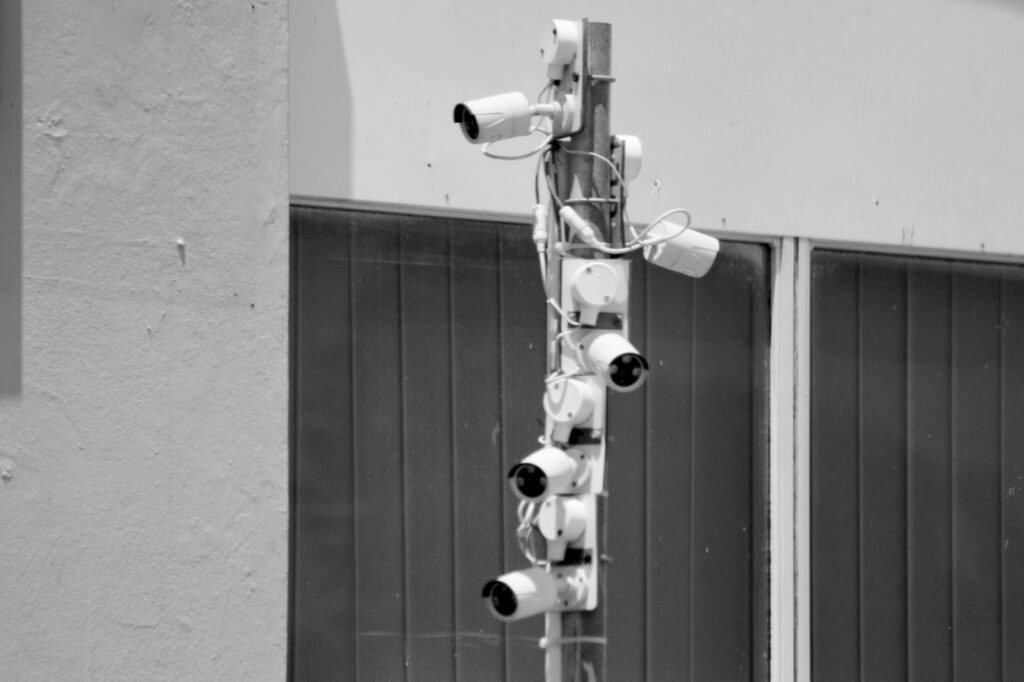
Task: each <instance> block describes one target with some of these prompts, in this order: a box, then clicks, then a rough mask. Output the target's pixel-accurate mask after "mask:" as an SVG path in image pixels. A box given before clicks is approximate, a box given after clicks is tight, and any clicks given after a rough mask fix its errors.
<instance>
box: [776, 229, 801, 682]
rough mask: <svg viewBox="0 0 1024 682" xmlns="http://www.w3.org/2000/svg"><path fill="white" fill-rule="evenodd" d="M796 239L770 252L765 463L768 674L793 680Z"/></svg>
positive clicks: (794, 612)
mask: <svg viewBox="0 0 1024 682" xmlns="http://www.w3.org/2000/svg"><path fill="white" fill-rule="evenodd" d="M796 247H797V244H796V240H795V239H793V238H792V237H787V238H784V239H782V240H780V242H779V248H776V249H775V250H774V251H773V253H772V280H773V281H772V330H771V378H770V382H771V396H770V401H771V407H770V409H771V445H770V449H771V466H770V471H769V514H770V516H769V519H770V531H769V533H770V538H771V539H770V542H771V562H770V566H771V568H770V571H771V611H772V615H771V675H770V678H771V679H772V680H795V679H796V675H795V672H796V669H797V658H796V623H797V621H796V607H797V599H796V597H797V595H796V581H795V576H796V571H795V564H794V562H795V560H796V544H795V540H796V536H795V533H794V521H795V512H796V506H795V502H796V500H795V493H796V491H795V489H794V485H795V478H794V473H795V465H796V462H795V459H794V452H795V451H794V442H793V441H794V425H795V421H794V415H795V385H794V383H793V377H794V369H795V363H796V360H797V357H796V354H795V350H796V346H795V341H794V334H795V333H796V327H795V326H794V323H793V320H794V316H795V308H794V306H795V305H796V300H797V299H796V274H797V271H796V268H797V263H796Z"/></svg>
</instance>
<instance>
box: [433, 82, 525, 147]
mask: <svg viewBox="0 0 1024 682" xmlns="http://www.w3.org/2000/svg"><path fill="white" fill-rule="evenodd" d="M453 116H454V118H455V122H456V123H458V124H459V125H460V126H461V127H462V134H463V135H465V136H466V139H467V140H469V141H470V142H472V143H473V144H483V143H485V142H494V141H495V140H504V139H506V138H509V137H519V136H521V135H528V134H529V133H530V118H531V117H532V116H533V111H532V109H531V108H530V102H529V101H528V100H527V99H526V95H524V94H523V93H521V92H506V93H503V94H501V95H494V96H492V97H483V98H481V99H474V100H470V101H468V102H460V103H459V104H456V105H455V111H454V112H453Z"/></svg>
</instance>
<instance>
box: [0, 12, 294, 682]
mask: <svg viewBox="0 0 1024 682" xmlns="http://www.w3.org/2000/svg"><path fill="white" fill-rule="evenodd" d="M6 4H8V3H5V5H6ZM22 13H23V17H22V19H23V23H22V39H23V48H24V49H23V59H24V93H23V95H24V101H23V107H24V108H23V115H22V123H23V129H22V134H23V137H22V142H23V150H22V151H23V157H22V161H23V163H22V172H23V178H22V182H23V195H22V196H23V224H22V227H21V238H22V239H21V242H22V254H21V263H20V265H21V267H22V270H23V275H24V278H23V285H24V286H23V292H22V296H23V299H22V301H21V304H22V309H23V313H24V317H23V339H24V343H23V351H22V353H21V357H20V362H21V367H22V386H21V389H20V391H18V392H15V393H13V394H11V393H7V394H4V395H2V396H0V575H2V576H3V579H2V580H0V613H2V614H3V615H2V617H0V662H2V663H0V670H2V673H0V677H3V678H4V679H12V680H70V679H99V680H182V679H191V680H213V679H232V680H257V679H265V680H279V679H282V678H283V677H284V674H285V659H286V629H287V565H288V559H287V553H288V541H287V507H288V492H287V491H288V485H287V472H288V456H287V420H288V418H287V415H288V406H287V317H288V315H287V291H288V270H287V268H288V258H287V252H288V241H287V216H288V196H287V143H286V110H287V102H286V98H287V16H286V14H287V11H286V3H285V0H247V1H245V2H232V3H226V2H213V1H212V0H133V1H132V2H127V1H119V0H112V1H110V2H104V3H67V2H58V1H57V0H32V2H24V3H23V8H22ZM4 16H5V17H8V16H9V15H8V14H7V13H6V12H5V14H4ZM4 177H5V178H6V177H7V176H6V171H5V176H4ZM5 227H6V226H5ZM179 240H180V243H181V245H179ZM0 352H4V353H7V354H9V353H10V349H0Z"/></svg>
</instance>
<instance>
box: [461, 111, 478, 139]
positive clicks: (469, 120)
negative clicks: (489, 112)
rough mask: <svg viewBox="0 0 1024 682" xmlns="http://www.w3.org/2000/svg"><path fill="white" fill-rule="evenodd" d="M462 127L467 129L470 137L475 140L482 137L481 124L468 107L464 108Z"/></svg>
mask: <svg viewBox="0 0 1024 682" xmlns="http://www.w3.org/2000/svg"><path fill="white" fill-rule="evenodd" d="M462 128H463V130H465V131H466V135H468V136H469V139H471V140H475V139H477V138H478V137H480V125H479V124H478V123H477V122H476V116H474V115H473V114H472V113H471V112H470V111H469V108H468V107H467V108H465V109H463V110H462Z"/></svg>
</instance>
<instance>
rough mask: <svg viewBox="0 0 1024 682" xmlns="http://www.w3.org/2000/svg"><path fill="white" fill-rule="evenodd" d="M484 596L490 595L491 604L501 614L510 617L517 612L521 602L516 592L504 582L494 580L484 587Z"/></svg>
mask: <svg viewBox="0 0 1024 682" xmlns="http://www.w3.org/2000/svg"><path fill="white" fill-rule="evenodd" d="M484 596H485V597H490V600H491V606H493V607H494V610H495V611H496V612H497V613H498V614H499V615H501V616H504V617H506V618H507V617H509V616H511V615H512V614H513V613H515V612H516V608H518V606H519V602H518V600H517V599H516V593H515V592H514V591H513V590H512V588H511V587H509V586H508V585H506V584H505V583H503V582H499V581H497V580H492V581H491V582H489V583H487V585H486V586H485V587H484Z"/></svg>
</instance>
